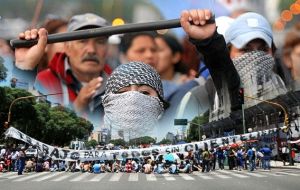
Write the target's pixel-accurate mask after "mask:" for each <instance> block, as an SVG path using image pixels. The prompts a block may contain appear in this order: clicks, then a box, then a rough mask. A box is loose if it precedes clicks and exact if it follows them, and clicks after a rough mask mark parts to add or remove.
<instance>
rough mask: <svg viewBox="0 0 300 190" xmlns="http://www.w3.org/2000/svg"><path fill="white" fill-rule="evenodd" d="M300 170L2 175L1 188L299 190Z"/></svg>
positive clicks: (16, 189)
mask: <svg viewBox="0 0 300 190" xmlns="http://www.w3.org/2000/svg"><path fill="white" fill-rule="evenodd" d="M299 177H300V170H294V169H278V168H272V169H271V170H262V169H258V170H255V171H253V172H249V171H247V170H243V171H237V170H216V171H213V172H209V173H201V172H193V173H191V174H179V175H170V174H163V175H161V174H143V173H101V174H92V173H81V172H77V173H71V172H42V173H36V172H31V173H24V175H21V176H19V175H17V173H16V172H7V173H0V187H1V189H5V190H27V189H28V190H40V189H43V190H53V189H59V190H71V189H72V190H82V189H85V190H90V189H91V190H92V189H99V188H101V189H105V190H110V189H118V190H119V189H122V190H126V189H128V190H144V189H145V190H146V189H147V190H158V189H164V190H177V189H178V190H194V189H197V190H202V189H203V190H216V189H218V190H228V189H231V190H240V189H243V190H248V189H249V190H253V189H259V190H299Z"/></svg>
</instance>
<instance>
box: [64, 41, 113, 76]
mask: <svg viewBox="0 0 300 190" xmlns="http://www.w3.org/2000/svg"><path fill="white" fill-rule="evenodd" d="M107 47H108V46H107V38H106V37H99V38H91V39H83V40H76V41H71V42H67V43H66V45H65V52H66V54H67V55H68V57H69V62H70V66H71V68H72V71H73V72H74V73H75V74H76V73H80V74H85V75H92V76H97V75H98V76H99V74H100V73H101V71H103V69H104V64H105V57H106V52H107ZM84 82H88V81H84Z"/></svg>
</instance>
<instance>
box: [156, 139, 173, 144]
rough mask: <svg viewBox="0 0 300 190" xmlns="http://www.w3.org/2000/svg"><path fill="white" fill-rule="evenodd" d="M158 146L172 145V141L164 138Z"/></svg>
mask: <svg viewBox="0 0 300 190" xmlns="http://www.w3.org/2000/svg"><path fill="white" fill-rule="evenodd" d="M159 144H172V141H171V140H170V139H166V138H164V139H163V140H161V141H160V142H159Z"/></svg>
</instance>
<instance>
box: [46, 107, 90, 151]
mask: <svg viewBox="0 0 300 190" xmlns="http://www.w3.org/2000/svg"><path fill="white" fill-rule="evenodd" d="M49 116H50V117H49V120H48V121H46V123H45V129H44V130H43V134H44V135H43V138H44V142H45V143H48V144H55V145H60V146H64V145H67V144H68V143H69V142H70V141H71V140H73V139H76V138H78V139H83V138H84V137H87V136H88V135H89V133H90V132H91V131H92V130H93V125H92V123H91V122H89V121H87V120H85V119H83V118H79V117H77V116H76V114H75V113H74V112H73V111H71V110H70V109H68V108H65V107H62V106H57V107H53V108H50V111H49Z"/></svg>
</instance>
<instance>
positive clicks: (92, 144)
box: [85, 139, 99, 148]
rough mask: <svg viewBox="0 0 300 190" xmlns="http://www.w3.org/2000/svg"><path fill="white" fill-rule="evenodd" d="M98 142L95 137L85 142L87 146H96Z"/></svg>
mask: <svg viewBox="0 0 300 190" xmlns="http://www.w3.org/2000/svg"><path fill="white" fill-rule="evenodd" d="M98 144H99V143H98V142H97V141H96V140H95V139H92V140H90V141H87V142H86V143H85V146H86V147H87V148H95V147H96V146H97V145H98Z"/></svg>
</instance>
